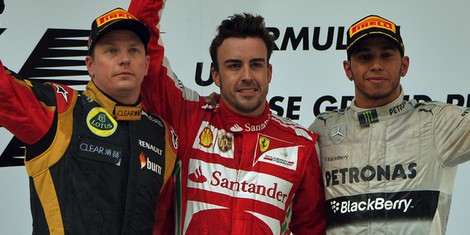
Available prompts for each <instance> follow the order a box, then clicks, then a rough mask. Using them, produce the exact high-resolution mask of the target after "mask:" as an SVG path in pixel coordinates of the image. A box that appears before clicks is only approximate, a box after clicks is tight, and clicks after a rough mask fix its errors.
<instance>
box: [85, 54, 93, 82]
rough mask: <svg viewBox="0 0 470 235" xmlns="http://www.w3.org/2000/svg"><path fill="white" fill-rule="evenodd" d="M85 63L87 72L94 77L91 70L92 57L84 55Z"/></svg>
mask: <svg viewBox="0 0 470 235" xmlns="http://www.w3.org/2000/svg"><path fill="white" fill-rule="evenodd" d="M85 64H86V68H87V70H88V74H89V75H90V77H91V78H92V79H93V78H94V77H95V71H94V70H93V59H92V58H91V56H89V55H88V56H86V57H85Z"/></svg>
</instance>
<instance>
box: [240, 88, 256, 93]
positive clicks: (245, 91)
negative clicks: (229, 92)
mask: <svg viewBox="0 0 470 235" xmlns="http://www.w3.org/2000/svg"><path fill="white" fill-rule="evenodd" d="M256 91H258V89H256V88H246V89H239V90H238V92H240V93H253V92H256Z"/></svg>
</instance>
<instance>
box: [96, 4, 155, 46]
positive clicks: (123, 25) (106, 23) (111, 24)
mask: <svg viewBox="0 0 470 235" xmlns="http://www.w3.org/2000/svg"><path fill="white" fill-rule="evenodd" d="M116 29H125V30H130V31H133V32H134V33H135V34H137V36H139V37H140V39H141V40H142V42H143V43H144V45H145V48H147V44H148V42H149V40H150V30H149V29H148V27H147V26H146V25H145V24H144V23H143V22H142V21H140V20H138V19H137V18H136V17H135V16H133V15H132V14H131V13H129V12H127V11H126V10H124V9H122V8H116V9H114V10H111V11H108V12H106V13H104V14H103V15H100V16H98V18H96V19H95V20H94V21H93V23H91V31H90V37H89V38H88V54H91V52H92V51H93V47H94V46H95V44H96V42H97V41H99V40H100V39H101V37H103V36H104V35H105V34H107V33H109V32H110V31H112V30H116Z"/></svg>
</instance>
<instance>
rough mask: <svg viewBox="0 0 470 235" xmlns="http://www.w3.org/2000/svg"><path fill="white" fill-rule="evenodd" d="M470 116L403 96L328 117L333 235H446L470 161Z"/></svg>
mask: <svg viewBox="0 0 470 235" xmlns="http://www.w3.org/2000/svg"><path fill="white" fill-rule="evenodd" d="M469 111H470V110H469V109H466V110H465V109H463V108H461V107H458V106H453V105H448V104H443V103H438V102H429V103H417V102H416V100H412V101H406V100H404V95H403V92H402V94H401V96H400V97H399V98H398V99H397V100H395V101H393V102H392V103H390V104H388V105H385V106H383V107H379V108H376V109H367V110H366V109H360V108H358V107H356V106H355V105H354V101H353V105H352V106H351V107H349V108H347V109H346V110H337V111H332V112H326V113H323V114H321V115H319V116H318V117H317V119H316V120H315V121H314V123H313V124H312V126H311V127H310V129H311V130H313V131H314V132H317V133H318V134H319V135H320V138H319V144H320V152H321V166H322V171H323V179H324V183H325V193H326V199H327V205H328V206H327V216H328V217H327V233H328V234H400V235H416V234H426V235H427V234H432V235H436V234H445V230H446V226H447V220H448V216H449V209H450V203H451V198H452V189H453V184H454V178H455V173H456V170H457V167H456V166H457V165H458V164H459V163H462V162H465V161H468V160H469V159H470V117H469Z"/></svg>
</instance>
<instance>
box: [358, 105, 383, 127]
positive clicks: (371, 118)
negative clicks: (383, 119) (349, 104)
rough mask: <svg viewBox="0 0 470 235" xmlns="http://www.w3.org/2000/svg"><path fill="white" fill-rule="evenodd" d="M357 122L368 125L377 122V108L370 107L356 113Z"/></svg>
mask: <svg viewBox="0 0 470 235" xmlns="http://www.w3.org/2000/svg"><path fill="white" fill-rule="evenodd" d="M357 117H358V119H359V123H360V124H361V126H364V125H365V126H368V125H370V124H372V123H376V122H379V116H378V115H377V110H375V109H371V110H366V111H364V112H360V113H358V114H357Z"/></svg>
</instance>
